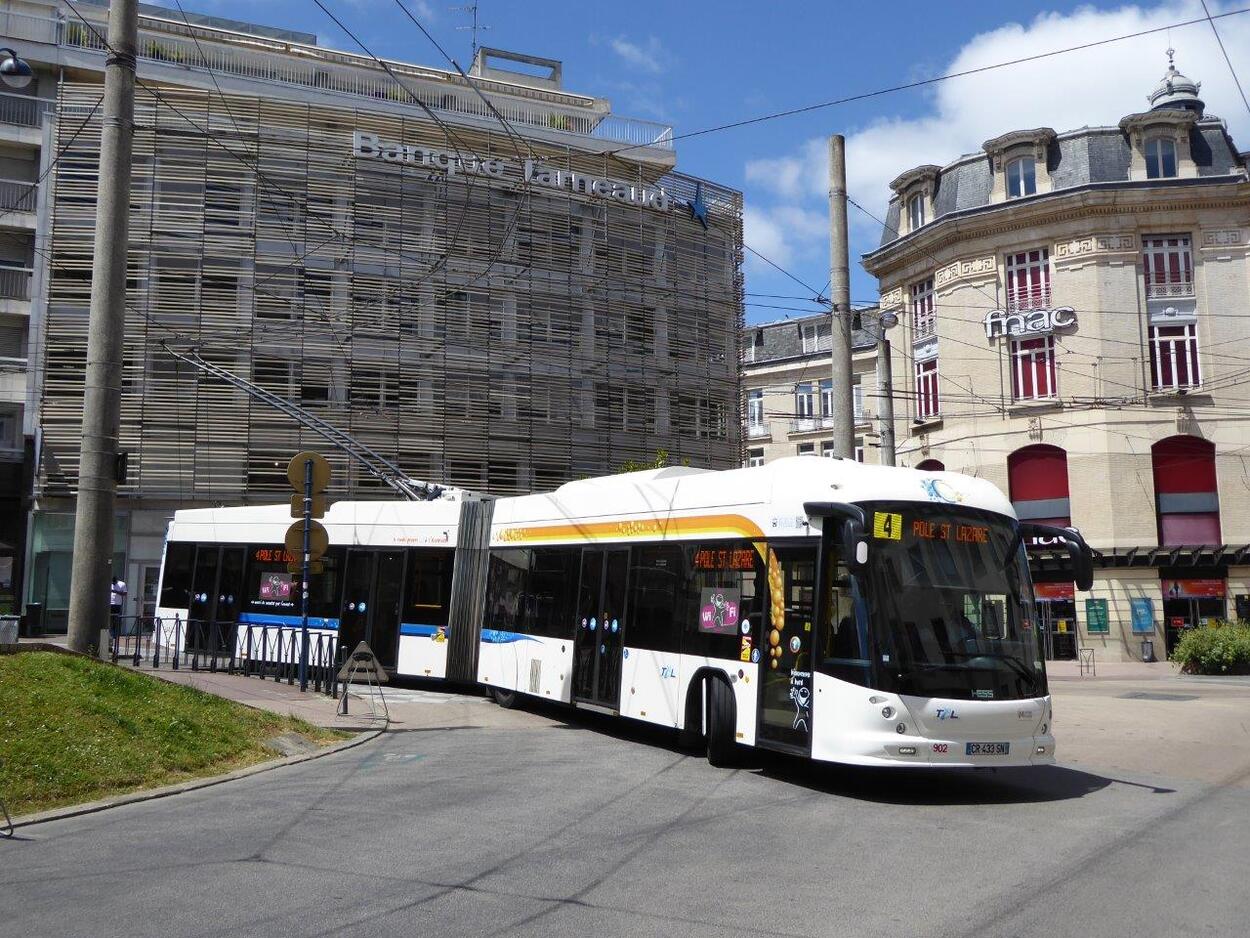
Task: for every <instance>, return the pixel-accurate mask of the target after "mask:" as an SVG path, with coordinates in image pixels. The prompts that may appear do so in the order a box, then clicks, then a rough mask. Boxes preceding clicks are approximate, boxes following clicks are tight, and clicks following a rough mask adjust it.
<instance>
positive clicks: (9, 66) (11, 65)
mask: <svg viewBox="0 0 1250 938" xmlns="http://www.w3.org/2000/svg"><path fill="white" fill-rule="evenodd" d="M34 77H35V73H34V70H32V69H31V67H30V65H29V64H27V63H26V61H25V60H23V59H20V58H18V55H17V53H16V52H14V51H13V50H12V49H0V79H3V80H4V83H5V84H6V85H8V86H9V87H10V88H25V87H26V86H27V85H29V84H30V83H31V81H33V80H34Z"/></svg>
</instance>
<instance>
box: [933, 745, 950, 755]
mask: <svg viewBox="0 0 1250 938" xmlns="http://www.w3.org/2000/svg"><path fill="white" fill-rule="evenodd" d="M933 751H934V752H941V753H947V752H950V744H949V743H934V744H933Z"/></svg>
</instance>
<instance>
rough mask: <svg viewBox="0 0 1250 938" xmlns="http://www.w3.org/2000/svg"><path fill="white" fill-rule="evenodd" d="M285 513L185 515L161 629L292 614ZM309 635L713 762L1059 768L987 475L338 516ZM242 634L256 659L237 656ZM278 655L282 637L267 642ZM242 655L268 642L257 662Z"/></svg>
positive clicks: (874, 475)
mask: <svg viewBox="0 0 1250 938" xmlns="http://www.w3.org/2000/svg"><path fill="white" fill-rule="evenodd" d="M288 523H289V516H288V514H287V507H286V506H285V505H280V506H274V507H265V508H225V509H194V510H187V511H180V512H178V513H177V515H176V516H175V519H174V521H173V522H172V524H171V525H170V529H169V535H168V542H167V545H166V555H165V565H164V570H163V573H162V583H161V606H160V610H159V614H160V615H161V616H162V617H165V618H170V617H174V616H178V617H180V618H181V619H182V620H183V621H186V622H188V623H189V625H188V628H187V629H186V630H184V634H185V635H186V638H185V639H184V641H185V642H194V641H199V640H201V639H202V637H203V636H204V635H206V634H215V635H228V636H231V637H230V638H228V639H227V640H228V641H231V642H233V644H234V646H235V653H236V655H239V656H244V655H246V654H249V653H250V654H253V655H254V654H255V649H256V648H258V647H261V645H262V642H260V641H259V640H258V638H257V633H258V631H260V632H262V633H265V632H266V630H271V629H278V630H281V629H288V630H289V629H290V628H292V626H293V624H294V623H296V622H298V611H299V610H298V607H297V604H296V596H297V591H296V589H295V588H294V587H295V584H294V583H293V582H292V581H293V577H292V576H291V575H290V574H288V573H287V572H286V562H287V560H288V559H289V558H287V557H285V556H284V553H283V550H282V548H281V546H280V545H281V542H282V532H283V531H284V530H285V527H286V525H287V524H288ZM325 524H326V527H327V529H328V531H329V534H330V542H331V548H330V551H329V552H328V553H327V555H326V560H325V570H324V572H323V573H322V574H320V575H318V576H316V577H314V583H313V587H312V598H311V609H310V614H311V616H312V619H311V625H312V627H313V630H314V632H315V633H317V634H318V635H319V636H320V638H321V639H322V641H323V642H324V641H329V642H334V643H335V645H336V646H337V648H338V650H339V654H340V655H341V654H343V653H344V652H346V651H350V650H351V649H352V648H354V647H355V645H356V643H357V642H358V641H360V640H362V639H364V640H367V641H368V642H369V643H370V647H371V648H372V649H373V650H374V652H375V654H376V655H377V656H378V658H379V660H380V662H381V663H382V664H383V666H385V667H387V668H388V669H390V670H391V671H392V672H394V673H395V674H397V675H411V676H414V677H425V678H441V679H447V680H451V681H456V682H460V683H463V682H478V683H480V684H481V685H484V686H485V687H486V688H489V690H490V692H491V693H492V694H493V695H494V697H495V699H496V700H497V701H498V702H499V703H500V704H502V705H504V706H508V705H510V704H511V703H512V702H513V700H514V699H515V696H516V695H517V694H529V695H532V696H534V697H538V698H541V699H544V700H552V701H560V702H563V703H566V704H570V705H572V706H576V707H586V708H590V709H595V710H599V711H602V712H606V713H611V714H616V715H619V716H623V717H630V718H633V719H636V720H642V721H645V722H648V723H655V724H659V725H662V726H669V727H674V728H676V729H678V730H681V731H682V732H683V733H684V734H685V735H686V737H687V739H689V740H691V741H694V740H700V739H706V743H707V749H708V755H709V758H710V759H711V760H712V761H713V762H714V763H717V764H723V763H728V762H730V761H732V760H733V759H734V757H735V754H736V751H737V747H738V746H758V747H761V748H765V749H775V750H780V751H783V752H787V753H792V754H797V755H803V756H808V757H810V758H813V759H821V760H826V761H832V762H841V763H849V764H858V765H928V766H964V767H968V766H972V767H977V766H1007V765H1038V764H1044V763H1049V762H1053V761H1054V737H1053V735H1052V733H1051V706H1050V696H1049V692H1048V689H1047V685H1046V672H1045V666H1044V664H1043V661H1042V655H1041V653H1040V651H1039V644H1038V621H1037V614H1036V605H1035V603H1034V600H1033V593H1032V586H1031V583H1030V580H1029V572H1028V564H1027V559H1026V555H1025V544H1026V542H1028V541H1029V540H1031V539H1033V538H1049V539H1053V540H1055V541H1059V542H1062V543H1064V544H1065V545H1066V546H1067V548H1068V552H1069V554H1070V555H1071V557H1072V563H1073V571H1074V578H1075V580H1076V581H1077V585H1078V586H1079V587H1080V588H1082V589H1088V588H1089V581H1090V579H1091V575H1092V561H1091V554H1090V551H1089V548H1088V547H1087V546H1086V545H1085V543H1084V541H1083V540H1082V539H1081V538H1080V536H1079V535H1078V534H1076V533H1075V532H1074V531H1070V530H1067V529H1058V528H1051V527H1046V526H1043V525H1035V524H1027V523H1020V522H1018V521H1017V520H1016V518H1015V515H1014V512H1013V510H1012V507H1011V503H1010V502H1009V501H1008V500H1007V499H1006V498H1005V497H1004V496H1003V494H1002V493H1001V492H1000V491H999V490H998V489H997V488H995V487H994V486H993V485H991V484H990V483H988V482H986V481H984V480H980V479H974V478H970V477H968V476H963V475H959V474H956V473H948V472H936V473H934V472H922V471H917V470H911V469H894V468H885V467H877V466H864V465H862V464H860V463H857V462H851V461H847V460H831V459H813V458H805V457H795V458H791V459H783V460H779V461H777V462H774V463H770V464H768V465H766V466H759V467H754V468H750V469H735V470H729V471H723V472H712V471H705V470H698V469H690V468H680V467H674V468H669V469H658V470H651V471H647V472H636V473H629V474H625V475H618V476H609V477H604V478H598V479H587V480H583V481H577V482H570V483H568V484H566V485H563V486H561V487H560V488H559V489H557V490H556V491H554V492H550V493H545V494H537V495H526V496H521V497H515V498H500V499H489V498H481V497H475V496H469V495H467V494H465V493H458V492H454V491H453V492H450V493H448V494H446V495H445V496H444V497H443V498H442V499H440V500H437V501H433V502H423V503H416V502H340V503H338V504H335V505H333V506H332V507H331V508H330V509H329V511H328V512H327V515H326V518H325ZM245 643H246V648H245V647H244V646H245ZM263 644H264V645H265V646H266V647H272V643H270V642H267V641H266V642H264V643H263ZM247 649H251V651H250V652H249V651H248V650H247Z"/></svg>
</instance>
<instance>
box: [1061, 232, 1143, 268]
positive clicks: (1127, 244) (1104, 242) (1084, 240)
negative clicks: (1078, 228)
mask: <svg viewBox="0 0 1250 938" xmlns="http://www.w3.org/2000/svg"><path fill="white" fill-rule="evenodd" d="M1136 253H1137V237H1136V235H1131V234H1088V235H1079V236H1077V237H1075V238H1070V239H1067V240H1064V241H1057V242H1055V250H1054V253H1053V254H1052V255H1051V257H1052V259H1053V260H1054V261H1055V263H1056V264H1061V263H1063V262H1065V261H1083V260H1086V259H1088V258H1090V257H1093V256H1095V255H1100V254H1136Z"/></svg>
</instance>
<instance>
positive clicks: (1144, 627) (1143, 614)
mask: <svg viewBox="0 0 1250 938" xmlns="http://www.w3.org/2000/svg"><path fill="white" fill-rule="evenodd" d="M1129 605H1130V606H1131V608H1132V610H1133V631H1134V632H1135V633H1136V634H1138V635H1142V634H1146V633H1149V632H1153V631H1154V630H1155V604H1154V600H1153V599H1151V598H1150V597H1148V596H1135V597H1134V598H1132V599H1130V600H1129Z"/></svg>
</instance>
